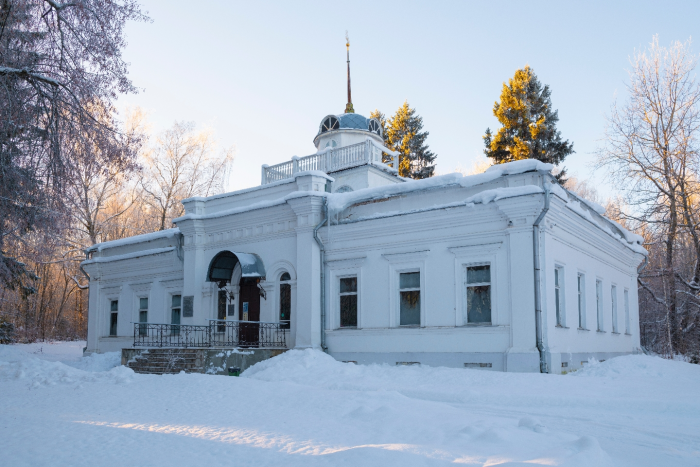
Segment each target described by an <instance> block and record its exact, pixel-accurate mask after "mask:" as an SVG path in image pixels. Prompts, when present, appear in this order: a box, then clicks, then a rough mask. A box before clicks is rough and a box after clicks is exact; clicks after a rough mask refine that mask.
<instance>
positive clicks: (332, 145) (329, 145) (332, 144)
mask: <svg viewBox="0 0 700 467" xmlns="http://www.w3.org/2000/svg"><path fill="white" fill-rule="evenodd" d="M326 147H327V148H335V147H338V143H337V142H336V141H335V140H334V139H332V140H330V141H328V142H327V143H326Z"/></svg>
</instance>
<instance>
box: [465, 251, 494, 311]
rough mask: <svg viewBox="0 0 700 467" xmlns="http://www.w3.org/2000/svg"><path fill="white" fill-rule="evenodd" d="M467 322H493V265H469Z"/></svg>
mask: <svg viewBox="0 0 700 467" xmlns="http://www.w3.org/2000/svg"><path fill="white" fill-rule="evenodd" d="M467 323H468V324H491V266H489V265H484V266H469V267H467Z"/></svg>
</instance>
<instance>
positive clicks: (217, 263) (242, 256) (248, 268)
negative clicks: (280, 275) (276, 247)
mask: <svg viewBox="0 0 700 467" xmlns="http://www.w3.org/2000/svg"><path fill="white" fill-rule="evenodd" d="M236 264H240V265H241V276H242V277H252V278H260V279H265V265H263V262H262V260H261V259H260V257H259V256H258V255H256V254H253V253H238V252H235V251H222V252H219V253H218V254H217V255H216V256H214V258H213V259H212V260H211V263H209V271H208V272H207V282H221V281H225V282H230V281H231V276H232V275H233V269H234V268H235V267H236Z"/></svg>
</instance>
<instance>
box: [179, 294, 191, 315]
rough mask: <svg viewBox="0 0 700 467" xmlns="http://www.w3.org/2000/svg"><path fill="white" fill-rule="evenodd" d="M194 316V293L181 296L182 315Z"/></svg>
mask: <svg viewBox="0 0 700 467" xmlns="http://www.w3.org/2000/svg"><path fill="white" fill-rule="evenodd" d="M192 316H194V295H188V296H186V297H182V317H183V318H192Z"/></svg>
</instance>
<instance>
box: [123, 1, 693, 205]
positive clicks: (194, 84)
mask: <svg viewBox="0 0 700 467" xmlns="http://www.w3.org/2000/svg"><path fill="white" fill-rule="evenodd" d="M141 4H142V5H143V9H144V10H145V11H147V12H148V15H149V16H150V18H151V19H152V22H147V23H146V22H144V23H129V24H128V26H127V28H126V36H127V41H128V45H127V47H126V49H125V51H124V58H125V60H126V61H127V62H129V63H130V67H129V76H130V78H131V79H132V81H133V83H134V84H135V85H136V86H137V87H138V88H140V90H141V91H140V92H139V93H138V94H131V95H126V96H123V97H121V98H120V100H119V107H120V108H121V109H122V110H124V109H126V108H127V107H133V106H138V107H141V108H143V109H144V110H145V111H146V112H148V114H149V120H150V122H151V124H152V130H153V131H154V132H155V133H158V132H160V131H163V130H165V129H166V128H168V127H170V126H171V125H172V124H173V123H174V122H175V121H189V122H194V123H195V124H196V125H197V126H198V127H200V128H209V129H211V130H213V131H214V132H215V135H216V138H217V139H218V142H219V145H220V147H221V148H223V147H230V146H235V149H236V156H235V161H234V164H233V169H232V174H231V179H230V180H229V184H228V189H229V190H237V189H241V188H247V187H251V186H256V185H258V184H259V183H260V166H261V165H262V164H269V165H272V164H276V163H280V162H284V161H286V160H289V159H291V157H292V156H294V155H297V156H305V155H309V154H312V153H314V152H315V151H316V149H315V147H314V145H313V138H314V136H316V133H317V132H318V125H319V123H320V122H321V120H322V119H323V117H324V116H326V115H328V114H334V113H335V114H337V113H342V112H343V111H344V109H345V103H346V102H347V91H346V63H345V60H346V58H345V31H346V30H348V31H349V34H350V43H351V47H350V59H351V76H352V97H353V104H354V107H355V112H356V113H359V114H362V115H365V116H368V115H369V113H370V112H371V111H372V110H374V109H379V110H381V111H382V112H384V113H385V114H388V115H392V114H393V113H394V112H395V111H396V109H398V108H399V107H400V106H401V105H402V104H403V102H404V101H406V100H407V101H408V103H409V104H410V105H411V106H412V107H414V108H415V109H416V111H417V113H418V114H419V115H420V116H422V117H423V122H424V128H425V129H426V130H427V131H429V132H430V136H429V137H428V140H427V143H428V145H429V146H430V149H431V150H432V151H433V152H435V153H436V154H437V173H440V174H444V173H450V172H453V171H454V170H455V169H456V168H458V167H461V168H463V169H466V170H469V169H470V168H472V167H473V166H474V164H476V163H478V162H482V161H485V160H486V157H485V156H484V155H483V140H482V136H483V134H484V132H485V130H486V128H487V127H490V128H491V129H492V130H494V131H495V130H496V129H498V128H499V127H500V125H499V124H498V121H497V120H496V118H495V117H494V116H493V105H494V102H495V101H496V100H498V98H499V96H500V93H501V88H502V86H503V83H504V82H506V81H507V80H508V79H509V78H511V77H512V76H513V74H514V73H515V71H516V70H517V69H519V68H522V67H524V66H525V65H530V66H531V67H532V68H533V70H534V71H535V73H536V74H537V76H538V77H539V79H540V81H541V82H542V83H544V84H548V85H549V86H550V88H551V90H552V97H551V98H552V103H553V106H554V108H555V109H557V110H558V111H559V119H560V120H559V124H558V128H559V130H560V131H561V135H562V137H563V138H564V139H567V140H569V141H572V142H573V143H574V150H575V151H576V153H575V154H572V155H571V156H569V157H568V158H567V160H566V161H565V162H564V164H563V165H564V166H566V168H567V169H568V171H569V173H570V174H572V175H574V176H576V177H578V178H583V179H590V180H591V181H592V182H594V185H595V186H597V188H598V190H599V191H600V192H601V194H602V195H603V196H610V195H612V194H614V192H615V190H614V187H611V186H610V185H609V184H607V181H606V179H605V174H604V173H603V172H602V171H595V170H594V168H593V164H594V162H595V159H596V155H595V151H596V148H598V147H600V146H601V145H602V144H603V141H602V138H603V136H604V129H605V116H606V114H609V111H610V108H611V106H612V104H613V103H614V102H615V100H616V99H617V100H618V101H624V99H625V98H626V89H625V85H626V83H627V81H628V80H627V70H629V68H630V65H629V58H630V57H631V56H632V55H633V54H634V53H635V50H642V49H644V48H645V47H647V45H648V44H649V42H651V40H652V37H653V36H654V35H658V36H659V42H660V44H661V45H664V46H668V45H670V44H671V43H672V42H673V41H677V40H678V41H686V40H688V39H690V38H691V37H698V36H700V34H698V33H699V32H700V21H699V20H698V18H700V2H697V1H686V2H683V1H669V0H667V1H664V2H650V1H639V0H637V1H616V2H610V1H605V2H602V1H587V2H576V3H575V2H553V1H552V2H544V1H531V2H515V1H499V2H485V1H447V0H440V1H436V0H433V1H422V2H417V1H401V2H398V1H386V2H379V1H376V0H375V1H362V0H353V1H352V2H344V3H341V2H335V1H329V0H326V1H298V2H289V1H278V2H273V1H263V0H259V1H255V2H251V1H246V2H241V1H204V0H200V1H198V2H195V3H193V2H191V1H188V2H185V1H177V0H168V1H167V2H166V1H163V0H161V1H154V0H146V1H144V0H142V1H141ZM693 50H694V51H695V52H696V54H697V53H698V52H700V45H695V46H694V47H693Z"/></svg>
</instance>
